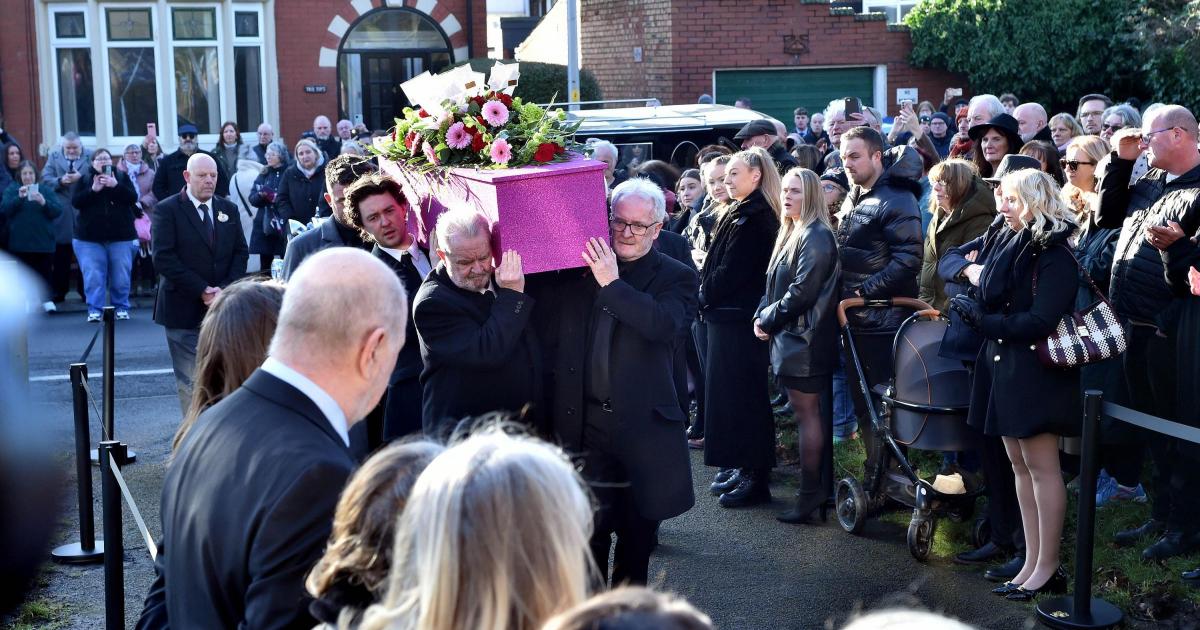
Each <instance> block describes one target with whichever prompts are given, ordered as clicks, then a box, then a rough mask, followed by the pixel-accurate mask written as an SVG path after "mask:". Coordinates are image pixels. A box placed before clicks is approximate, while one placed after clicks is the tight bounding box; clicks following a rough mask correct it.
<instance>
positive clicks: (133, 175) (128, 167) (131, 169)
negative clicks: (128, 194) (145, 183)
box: [125, 162, 142, 198]
mask: <svg viewBox="0 0 1200 630" xmlns="http://www.w3.org/2000/svg"><path fill="white" fill-rule="evenodd" d="M125 172H126V173H127V174H128V175H129V181H131V182H133V190H134V192H136V193H137V196H138V197H139V198H140V197H141V196H142V187H141V186H139V185H138V180H137V177H138V173H141V172H142V164H141V163H140V162H139V163H137V164H130V163H129V162H126V163H125Z"/></svg>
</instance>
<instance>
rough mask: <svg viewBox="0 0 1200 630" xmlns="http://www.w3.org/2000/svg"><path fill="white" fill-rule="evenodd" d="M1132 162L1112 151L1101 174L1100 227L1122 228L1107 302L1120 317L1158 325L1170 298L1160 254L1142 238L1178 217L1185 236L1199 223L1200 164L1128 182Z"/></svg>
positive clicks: (1098, 223)
mask: <svg viewBox="0 0 1200 630" xmlns="http://www.w3.org/2000/svg"><path fill="white" fill-rule="evenodd" d="M1133 164H1134V162H1133V161H1131V160H1122V159H1120V158H1118V157H1117V155H1116V153H1115V152H1114V153H1113V154H1112V156H1111V158H1110V160H1109V162H1108V167H1107V168H1106V169H1105V171H1104V173H1103V175H1102V176H1101V178H1100V187H1099V188H1100V212H1099V214H1098V216H1097V220H1096V223H1097V225H1099V227H1102V228H1121V236H1120V238H1119V239H1118V240H1117V249H1116V252H1115V254H1114V255H1113V263H1112V279H1111V281H1110V283H1109V289H1108V290H1109V300H1110V301H1111V302H1112V303H1113V307H1114V308H1115V309H1116V311H1117V313H1118V314H1119V315H1121V316H1122V317H1127V318H1129V319H1133V320H1136V321H1139V322H1142V323H1147V324H1150V323H1153V324H1157V325H1159V327H1163V324H1164V322H1163V320H1162V316H1163V315H1164V314H1165V313H1166V312H1167V311H1168V310H1169V309H1168V306H1169V305H1170V304H1171V300H1172V298H1173V296H1172V294H1171V289H1170V288H1168V286H1167V281H1166V277H1165V276H1164V271H1163V261H1162V255H1161V254H1159V252H1158V250H1157V249H1155V248H1154V246H1153V245H1151V244H1150V243H1148V242H1147V241H1146V228H1147V227H1149V226H1151V225H1164V224H1165V222H1166V221H1177V222H1178V223H1179V225H1180V226H1181V227H1182V228H1183V231H1184V233H1185V234H1195V233H1196V230H1197V227H1198V226H1200V167H1196V168H1194V169H1192V170H1190V171H1188V172H1186V173H1184V174H1182V175H1180V176H1179V177H1177V178H1176V179H1175V180H1174V181H1172V182H1170V183H1168V182H1167V173H1166V172H1165V171H1162V170H1159V169H1156V168H1152V169H1150V171H1149V172H1148V173H1146V174H1145V175H1144V176H1142V177H1141V178H1140V179H1138V180H1137V181H1136V182H1134V183H1133V185H1129V176H1130V174H1131V173H1132V172H1133Z"/></svg>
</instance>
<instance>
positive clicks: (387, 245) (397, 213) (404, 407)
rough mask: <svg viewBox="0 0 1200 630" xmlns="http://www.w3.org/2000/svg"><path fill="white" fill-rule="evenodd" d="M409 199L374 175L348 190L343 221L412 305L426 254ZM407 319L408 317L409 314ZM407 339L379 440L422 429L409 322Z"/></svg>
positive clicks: (417, 353)
mask: <svg viewBox="0 0 1200 630" xmlns="http://www.w3.org/2000/svg"><path fill="white" fill-rule="evenodd" d="M408 209H409V208H408V200H407V199H406V198H405V196H404V191H403V190H402V189H401V187H400V184H399V183H397V182H396V181H395V180H393V179H391V178H389V177H387V176H386V175H380V174H372V175H367V176H365V177H363V178H361V179H359V180H358V181H357V182H355V183H354V184H351V185H350V187H349V188H347V189H346V208H345V212H346V219H347V222H348V223H349V224H350V225H351V226H352V227H354V228H356V229H358V230H359V231H360V232H362V234H363V236H364V237H365V238H366V239H367V240H368V241H370V242H374V243H375V247H374V249H372V250H371V254H372V255H373V256H375V257H376V258H378V259H379V260H381V261H383V263H384V264H386V265H387V266H388V267H389V268H390V269H391V270H392V271H394V272H396V276H397V277H398V278H400V282H402V283H403V284H404V293H405V294H406V295H407V296H408V303H409V304H414V303H415V302H416V297H417V289H419V288H420V287H421V283H422V282H424V280H425V278H426V277H427V276H429V272H430V271H431V270H432V265H431V264H430V262H429V254H428V253H426V252H425V250H423V249H421V247H420V246H419V245H417V239H416V237H414V236H413V235H412V234H410V233H409V231H408ZM408 315H411V313H408ZM405 336H406V337H407V338H408V339H412V340H414V342H413V343H410V344H408V345H407V346H405V347H404V349H403V350H401V351H400V357H399V358H398V359H396V369H395V370H394V371H393V372H392V380H391V382H390V383H389V384H388V392H387V399H386V400H387V402H386V403H385V405H386V410H385V412H384V417H383V439H384V441H391V440H394V439H396V438H399V437H403V436H405V435H409V434H412V433H419V432H420V431H421V380H420V377H421V370H422V368H423V367H424V364H423V363H422V362H421V348H420V345H419V344H417V343H416V342H415V340H416V339H417V329H416V327H415V326H414V325H413V319H412V317H409V318H408V326H407V328H406V330H405Z"/></svg>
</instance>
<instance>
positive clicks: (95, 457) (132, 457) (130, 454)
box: [89, 449, 137, 466]
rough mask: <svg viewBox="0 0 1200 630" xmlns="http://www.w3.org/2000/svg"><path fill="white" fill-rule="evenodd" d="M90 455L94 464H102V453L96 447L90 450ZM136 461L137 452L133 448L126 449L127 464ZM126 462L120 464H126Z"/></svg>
mask: <svg viewBox="0 0 1200 630" xmlns="http://www.w3.org/2000/svg"><path fill="white" fill-rule="evenodd" d="M89 457H91V458H92V465H93V466H99V465H100V455H99V453H98V452H97V450H96V449H92V450H91V451H90V453H89ZM136 462H137V453H136V452H135V451H134V450H133V449H129V450H127V451H125V464H133V463H136ZM125 464H119V465H120V466H124V465H125Z"/></svg>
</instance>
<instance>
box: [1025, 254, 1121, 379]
mask: <svg viewBox="0 0 1200 630" xmlns="http://www.w3.org/2000/svg"><path fill="white" fill-rule="evenodd" d="M1068 251H1070V250H1068ZM1071 258H1073V259H1074V260H1075V264H1076V265H1077V266H1078V267H1079V271H1080V272H1081V273H1083V278H1084V279H1085V280H1087V283H1088V285H1089V286H1091V287H1092V291H1094V292H1095V293H1096V296H1097V297H1099V298H1100V299H1099V300H1097V301H1096V302H1095V303H1093V304H1092V305H1091V306H1088V307H1087V308H1085V309H1083V310H1080V311H1075V312H1074V313H1071V314H1069V315H1064V316H1063V318H1062V319H1060V320H1059V321H1058V325H1057V326H1055V327H1054V332H1052V333H1050V335H1049V336H1048V337H1046V338H1045V339H1043V340H1041V341H1038V342H1037V344H1035V345H1036V346H1037V354H1038V359H1040V360H1041V362H1042V365H1045V366H1046V367H1054V368H1074V367H1079V366H1081V365H1087V364H1089V363H1096V362H1098V361H1103V360H1105V359H1109V358H1112V357H1115V356H1117V355H1118V354H1121V353H1122V352H1125V345H1126V340H1125V327H1124V326H1122V325H1121V321H1120V320H1119V319H1117V314H1116V312H1115V311H1114V310H1113V307H1112V303H1110V302H1109V301H1108V298H1106V297H1105V296H1104V293H1102V292H1101V291H1100V288H1099V287H1097V286H1096V283H1095V282H1093V281H1092V277H1091V276H1090V275H1088V272H1087V270H1086V269H1084V268H1083V265H1081V264H1079V259H1078V258H1075V254H1074V252H1071ZM1033 293H1034V295H1037V268H1036V267H1035V268H1034V272H1033Z"/></svg>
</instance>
